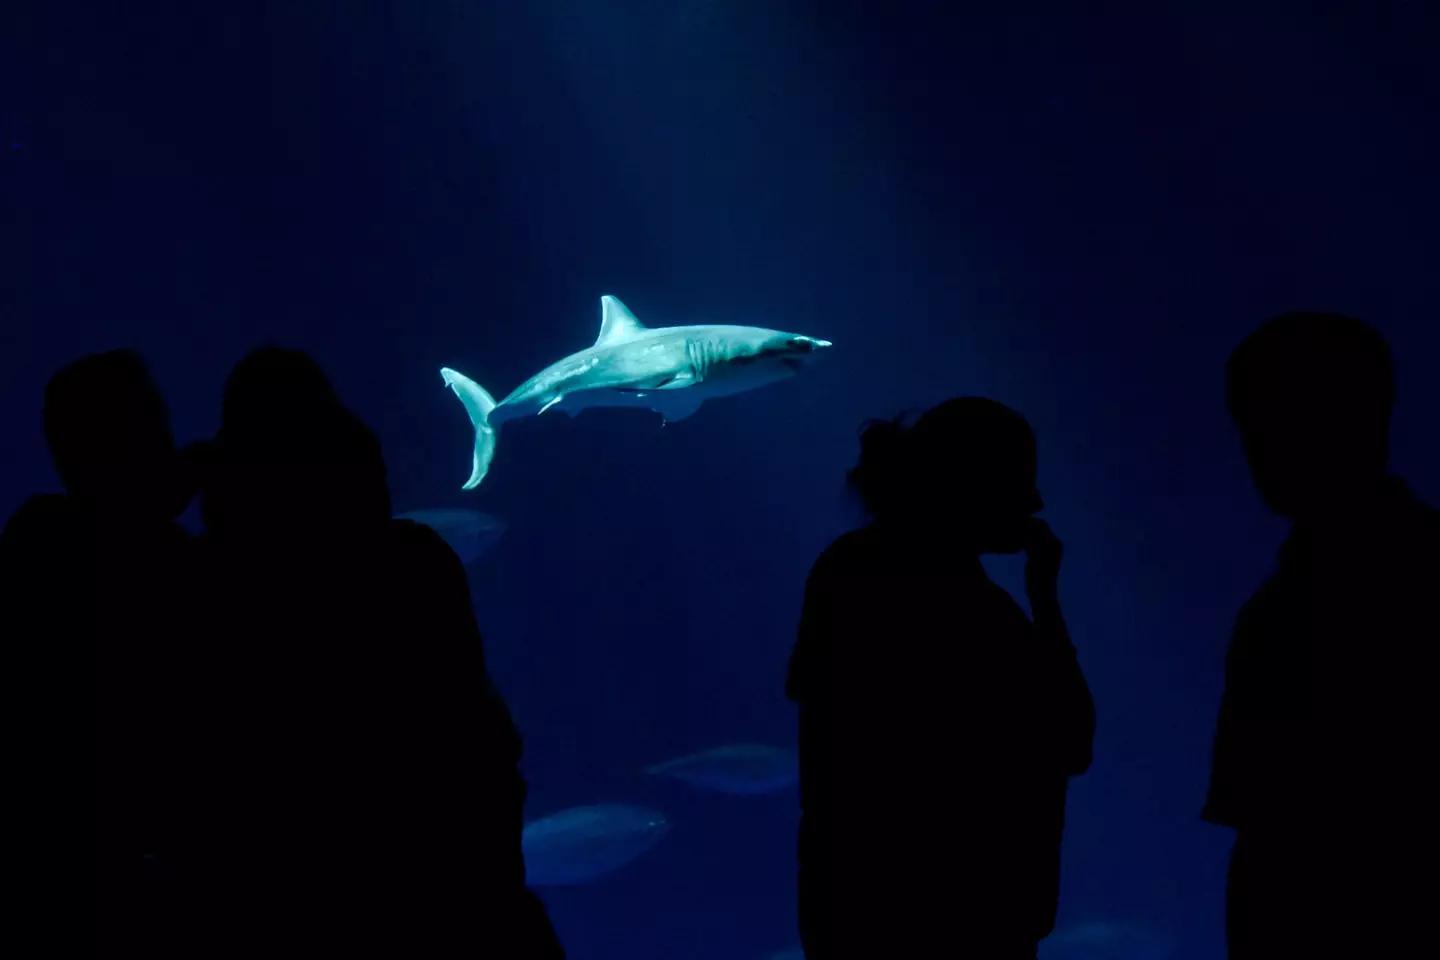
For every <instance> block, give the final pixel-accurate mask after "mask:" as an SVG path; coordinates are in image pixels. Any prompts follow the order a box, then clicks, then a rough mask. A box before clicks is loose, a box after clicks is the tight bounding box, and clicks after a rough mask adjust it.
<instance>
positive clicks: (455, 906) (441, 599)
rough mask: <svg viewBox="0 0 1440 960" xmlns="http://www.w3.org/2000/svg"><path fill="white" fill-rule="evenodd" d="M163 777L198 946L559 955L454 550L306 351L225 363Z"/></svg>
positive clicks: (256, 951)
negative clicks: (168, 771)
mask: <svg viewBox="0 0 1440 960" xmlns="http://www.w3.org/2000/svg"><path fill="white" fill-rule="evenodd" d="M210 454H211V455H210V458H209V463H208V472H207V476H206V481H205V488H204V499H203V501H202V503H203V515H204V519H205V522H206V526H207V535H206V537H205V540H204V544H203V546H204V550H205V554H206V562H207V568H206V571H207V578H208V580H209V582H210V584H211V589H210V590H209V591H208V592H207V593H206V594H205V596H204V600H205V603H206V605H207V607H208V608H209V609H210V610H211V611H213V617H212V619H213V621H214V624H215V629H214V630H213V631H212V632H211V633H209V634H208V635H207V636H205V637H203V638H199V639H201V640H202V642H200V643H197V645H196V655H195V656H194V657H193V658H192V659H190V660H189V662H187V663H186V664H185V667H186V669H187V673H188V675H189V676H191V677H192V678H193V689H194V691H195V692H196V693H197V696H196V697H195V698H194V699H193V700H192V702H191V703H190V704H188V710H187V713H188V723H189V724H190V726H191V729H192V730H193V732H194V737H193V739H192V741H191V743H190V749H189V750H188V751H187V752H185V756H184V762H185V764H186V766H187V769H188V771H189V772H190V774H191V776H190V777H189V778H188V780H187V782H186V784H185V786H184V788H183V790H182V791H181V792H180V793H179V795H178V796H177V798H176V799H177V804H176V816H177V817H178V818H180V819H181V820H182V821H183V823H184V825H185V831H186V837H187V841H188V844H187V847H186V848H185V849H184V850H183V851H182V852H181V854H180V855H179V856H178V857H177V862H176V865H175V866H176V869H177V870H178V871H181V872H183V873H184V875H185V890H186V896H187V898H188V904H187V906H188V908H189V909H188V910H186V911H185V913H186V915H187V916H189V917H190V918H191V920H192V922H190V923H189V924H187V926H186V929H185V936H186V938H187V939H188V941H189V942H188V944H187V947H186V949H185V950H184V951H183V952H184V953H185V954H186V955H188V956H205V957H216V958H219V957H226V958H228V957H234V958H240V957H246V958H249V957H257V956H268V957H297V958H298V957H307V958H308V957H317V956H383V957H485V958H491V957H494V958H514V960H529V958H547V960H549V958H559V957H562V956H563V951H561V949H560V946H559V944H558V942H557V941H556V940H555V937H554V933H553V931H552V930H551V928H550V924H549V921H548V918H547V917H546V914H545V911H544V909H543V907H542V906H541V904H540V902H539V900H538V899H537V898H535V897H534V896H533V895H532V894H530V892H529V891H528V890H527V889H526V887H525V866H524V860H523V856H522V853H521V846H520V840H521V830H522V811H523V804H524V796H525V786H524V782H523V781H522V779H521V777H520V774H519V771H518V767H517V765H518V762H519V759H520V739H519V736H518V735H517V733H516V731H515V728H514V726H513V725H512V723H511V720H510V716H509V712H508V710H507V709H506V707H505V704H504V702H503V701H502V700H501V698H500V697H499V695H498V694H497V693H496V692H495V691H494V689H493V688H492V687H491V685H490V681H489V679H488V676H487V673H486V666H485V656H484V650H483V646H482V642H481V637H480V632H479V630H478V628H477V627H476V624H475V618H474V614H473V613H472V611H471V606H470V596H469V588H468V585H467V583H466V579H465V575H464V571H463V568H462V566H461V563H460V561H459V559H458V558H457V557H456V556H455V554H454V553H453V552H452V551H451V550H450V548H449V547H448V546H446V545H445V543H444V542H443V541H442V540H441V539H440V538H439V536H438V535H436V534H435V533H434V532H433V531H431V530H429V529H428V528H426V527H423V526H419V525H417V524H413V523H410V522H408V521H398V520H392V519H391V515H390V501H389V494H388V490H387V485H386V474H385V465H384V460H383V457H382V455H381V450H380V445H379V442H378V440H377V439H376V438H375V436H374V434H373V433H372V432H371V431H370V430H369V429H368V428H367V427H366V426H365V425H364V424H363V423H362V422H361V421H360V420H359V419H358V418H356V417H355V416H354V415H353V414H351V413H350V412H349V411H348V410H346V409H344V408H343V407H342V406H341V404H340V403H339V401H338V399H337V398H336V397H335V394H334V392H333V390H332V389H331V387H330V385H329V383H328V382H327V381H326V379H325V377H324V375H323V374H322V373H321V371H320V370H319V369H318V368H317V367H316V366H315V365H314V364H313V362H311V361H310V360H309V359H308V358H307V357H305V356H304V355H303V354H298V353H294V352H290V351H284V350H279V349H273V348H267V349H264V350H260V351H257V352H256V353H254V354H252V355H251V356H249V357H248V358H246V359H245V360H244V361H243V362H242V363H241V364H240V365H239V366H238V367H237V368H236V370H235V372H234V373H233V374H232V375H231V377H230V380H229V382H228V383H227V385H226V390H225V397H224V404H223V412H222V424H221V429H220V432H219V434H218V436H217V438H216V440H215V442H214V444H213V446H212V447H211V451H210Z"/></svg>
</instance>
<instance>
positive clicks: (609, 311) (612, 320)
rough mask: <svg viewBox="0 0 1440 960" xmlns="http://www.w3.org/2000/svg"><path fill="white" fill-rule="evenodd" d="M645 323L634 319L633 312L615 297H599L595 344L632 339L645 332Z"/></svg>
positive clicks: (602, 344) (603, 344)
mask: <svg viewBox="0 0 1440 960" xmlns="http://www.w3.org/2000/svg"><path fill="white" fill-rule="evenodd" d="M645 329H646V328H645V325H644V324H642V323H641V322H640V321H639V320H636V319H635V314H633V313H631V312H630V308H629V307H627V306H625V304H623V303H621V302H620V301H619V300H617V299H616V298H615V297H612V296H608V295H607V296H603V297H601V298H600V336H599V338H598V339H596V341H595V346H597V347H604V346H607V345H609V344H612V343H624V342H625V341H626V340H633V339H634V338H635V337H638V336H639V335H640V334H642V333H644V332H645Z"/></svg>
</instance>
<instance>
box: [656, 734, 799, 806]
mask: <svg viewBox="0 0 1440 960" xmlns="http://www.w3.org/2000/svg"><path fill="white" fill-rule="evenodd" d="M644 772H645V773H647V774H649V775H651V776H663V777H674V778H675V779H676V780H682V781H684V782H685V783H688V784H690V785H692V786H696V787H700V788H702V789H705V790H713V791H716V792H717V793H730V794H740V795H749V796H755V795H759V794H764V793H776V792H778V791H780V790H784V789H786V788H787V787H791V786H794V784H795V783H796V782H797V781H798V780H799V779H800V765H799V760H798V759H797V758H796V756H795V754H794V753H792V752H791V751H789V750H785V749H783V748H781V747H770V746H766V745H764V744H759V743H737V744H731V745H728V746H724V747H716V748H715V749H713V750H705V751H702V752H700V753H692V754H690V755H688V756H684V757H680V758H679V759H676V760H669V761H666V762H665V763H657V764H655V765H654V766H651V767H646V768H645V770H644Z"/></svg>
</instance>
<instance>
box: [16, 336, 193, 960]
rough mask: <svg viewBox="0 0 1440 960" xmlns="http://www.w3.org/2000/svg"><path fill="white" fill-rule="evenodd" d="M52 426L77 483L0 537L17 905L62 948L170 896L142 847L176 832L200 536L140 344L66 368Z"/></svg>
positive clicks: (91, 939)
mask: <svg viewBox="0 0 1440 960" xmlns="http://www.w3.org/2000/svg"><path fill="white" fill-rule="evenodd" d="M44 426H45V438H46V441H47V442H48V444H49V447H50V452H51V456H52V459H53V461H54V464H55V467H56V470H57V472H58V473H59V476H60V479H61V481H62V483H63V485H64V487H65V491H66V492H65V494H64V495H56V494H48V495H41V496H36V497H33V498H31V499H30V500H29V501H28V502H27V503H25V505H24V506H22V507H21V508H20V509H19V510H18V511H17V512H16V513H15V515H14V516H12V517H11V518H10V521H9V522H8V523H7V524H6V526H5V531H4V534H3V538H0V611H3V618H4V620H3V634H4V638H5V658H6V667H5V670H4V677H5V693H4V700H5V702H6V705H7V706H8V707H9V708H10V710H11V711H12V722H11V723H10V724H8V725H7V727H8V729H9V731H10V734H9V740H10V743H11V747H10V749H8V750H7V751H6V768H7V772H8V776H7V778H6V781H7V783H8V784H10V789H8V790H7V797H8V800H9V801H11V802H12V803H14V804H15V805H16V807H17V808H18V809H11V810H9V811H8V814H7V821H8V822H9V823H10V824H11V825H12V829H11V830H10V832H9V836H10V838H11V839H10V844H9V846H8V849H7V853H6V857H7V862H8V863H10V864H12V865H13V866H15V867H18V869H19V874H20V876H21V877H23V880H22V881H21V882H20V884H19V885H18V886H17V888H16V889H15V890H14V891H13V893H12V895H11V899H10V903H9V906H10V908H11V909H10V910H7V916H9V917H12V918H14V919H15V920H16V921H18V922H19V923H22V924H25V923H28V924H33V925H34V926H35V927H37V928H38V929H39V930H40V933H38V934H37V936H38V937H39V938H40V939H39V940H35V941H33V943H34V944H35V946H36V949H39V950H40V951H41V952H46V953H48V954H49V955H53V956H97V955H98V956H102V957H109V956H123V955H129V951H131V950H134V949H137V943H138V940H137V938H138V937H141V936H143V931H144V930H145V928H146V926H147V925H148V923H149V921H150V919H151V917H152V916H153V914H154V912H155V910H156V909H157V903H156V900H155V897H156V894H157V892H158V891H157V890H156V888H155V886H154V884H153V882H152V881H153V879H154V878H153V877H152V876H151V871H150V870H149V869H148V866H147V865H148V864H149V863H151V862H152V861H151V860H148V859H146V858H147V856H151V857H153V856H154V855H156V854H158V853H161V852H163V851H164V850H165V849H166V847H167V843H168V839H167V837H166V836H165V827H166V824H165V822H164V820H163V817H161V816H160V815H159V810H160V808H161V806H162V803H163V798H164V794H165V792H166V787H165V784H164V782H163V773H164V771H165V769H166V768H167V764H168V760H169V758H168V756H167V755H166V753H165V749H164V730H165V728H166V724H167V721H168V719H169V712H170V711H169V708H168V697H169V690H168V685H167V683H166V679H165V672H166V669H167V663H168V661H169V658H170V656H171V654H172V651H173V647H174V645H175V644H176V643H178V642H179V641H180V639H181V633H180V631H181V629H182V627H183V625H184V624H183V620H182V614H181V612H180V611H181V610H182V608H183V601H184V599H185V597H186V596H187V594H188V582H187V579H186V571H187V570H188V569H189V568H190V566H191V556H190V554H191V547H192V545H191V543H190V540H189V538H188V537H187V536H186V535H185V533H184V532H183V531H182V530H181V529H180V528H179V527H178V526H177V525H176V524H175V523H174V519H175V518H176V517H177V516H178V515H179V514H180V513H181V512H182V511H183V509H184V507H185V505H186V503H187V502H188V500H189V499H190V498H191V491H192V490H193V482H192V479H191V478H189V477H187V476H186V475H185V471H184V469H183V465H182V461H181V459H180V458H179V457H178V456H177V454H176V450H175V444H174V440H173V438H172V435H171V430H170V418H169V412H168V411H167V409H166V406H165V402H164V399H163V398H162V396H161V394H160V391H159V389H158V387H156V385H155V383H154V382H153V380H152V379H151V377H150V374H149V371H148V370H147V369H146V366H145V363H144V361H143V360H141V359H140V357H138V356H137V355H136V354H134V353H131V352H129V351H123V350H119V351H112V352H109V353H101V354H95V355H92V356H88V357H85V358H83V359H81V360H78V361H76V362H74V363H72V364H70V365H69V366H67V367H65V368H63V369H62V370H60V371H59V372H58V373H56V374H55V376H54V377H53V378H52V379H51V381H50V383H49V384H48V385H47V387H46V389H45V406H44ZM92 864H93V866H92ZM12 937H13V942H14V943H16V944H19V943H31V942H32V941H31V939H30V938H29V937H27V936H25V935H23V934H21V933H20V932H19V931H12ZM87 941H88V942H87ZM41 942H43V944H44V946H43V948H41V947H40V946H39V944H40V943H41Z"/></svg>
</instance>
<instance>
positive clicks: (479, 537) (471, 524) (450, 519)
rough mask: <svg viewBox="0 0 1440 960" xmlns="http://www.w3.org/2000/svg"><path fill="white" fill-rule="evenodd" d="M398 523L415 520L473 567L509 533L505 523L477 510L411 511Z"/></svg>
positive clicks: (400, 518) (403, 514)
mask: <svg viewBox="0 0 1440 960" xmlns="http://www.w3.org/2000/svg"><path fill="white" fill-rule="evenodd" d="M396 519H398V520H414V521H415V522H416V523H423V524H424V525H425V526H427V527H429V528H430V529H431V530H434V531H435V532H436V533H438V534H440V536H441V537H442V538H443V539H444V540H445V542H446V543H448V544H449V545H450V549H451V550H454V551H455V552H456V553H457V554H458V555H459V556H460V562H461V563H463V564H465V565H466V566H469V565H470V564H472V563H474V562H475V560H476V559H477V558H478V557H479V556H480V554H482V553H484V552H485V551H486V550H489V549H490V548H491V547H493V546H494V545H495V543H496V541H498V540H499V539H500V535H501V534H502V533H504V532H505V521H504V520H501V519H500V518H499V517H492V516H491V515H490V514H488V513H480V512H479V511H477V510H446V509H440V510H411V511H410V512H409V513H402V514H400V515H399V516H398V517H397V518H396Z"/></svg>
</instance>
